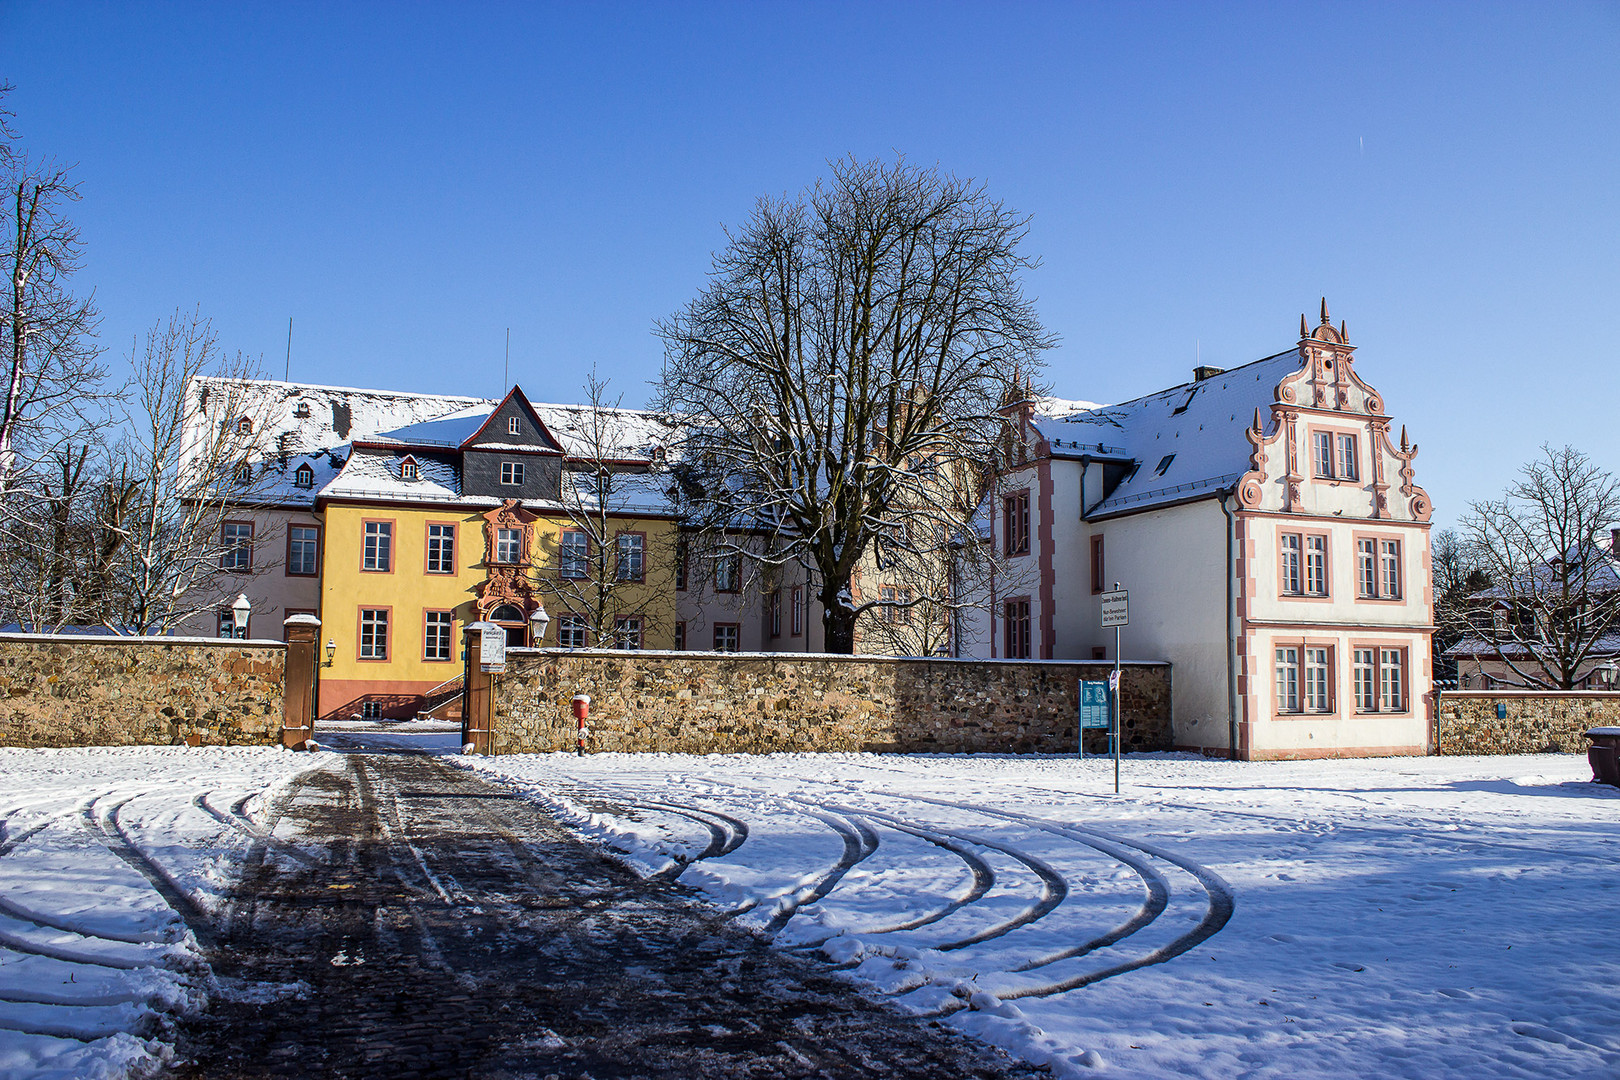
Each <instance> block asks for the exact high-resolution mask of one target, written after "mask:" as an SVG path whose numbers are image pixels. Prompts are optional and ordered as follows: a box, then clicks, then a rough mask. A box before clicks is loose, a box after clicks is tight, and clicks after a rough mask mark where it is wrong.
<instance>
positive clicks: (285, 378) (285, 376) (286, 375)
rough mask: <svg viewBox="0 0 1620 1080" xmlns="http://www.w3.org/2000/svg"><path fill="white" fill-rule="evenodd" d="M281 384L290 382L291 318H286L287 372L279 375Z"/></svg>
mask: <svg viewBox="0 0 1620 1080" xmlns="http://www.w3.org/2000/svg"><path fill="white" fill-rule="evenodd" d="M281 381H282V382H292V316H291V315H289V316H287V370H286V371H283V372H282V373H281Z"/></svg>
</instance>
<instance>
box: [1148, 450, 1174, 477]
mask: <svg viewBox="0 0 1620 1080" xmlns="http://www.w3.org/2000/svg"><path fill="white" fill-rule="evenodd" d="M1174 460H1176V455H1174V454H1166V455H1164V457H1162V458H1160V459H1159V467H1158V468H1156V469H1154V470H1153V475H1154V476H1163V475H1164V471H1165V470H1166V469H1168V468H1169V467H1170V463H1171V462H1172V461H1174Z"/></svg>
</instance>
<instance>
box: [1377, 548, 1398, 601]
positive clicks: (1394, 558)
mask: <svg viewBox="0 0 1620 1080" xmlns="http://www.w3.org/2000/svg"><path fill="white" fill-rule="evenodd" d="M1378 595H1379V596H1380V597H1382V598H1383V599H1385V600H1399V599H1400V598H1401V542H1400V541H1399V540H1380V541H1379V542H1378Z"/></svg>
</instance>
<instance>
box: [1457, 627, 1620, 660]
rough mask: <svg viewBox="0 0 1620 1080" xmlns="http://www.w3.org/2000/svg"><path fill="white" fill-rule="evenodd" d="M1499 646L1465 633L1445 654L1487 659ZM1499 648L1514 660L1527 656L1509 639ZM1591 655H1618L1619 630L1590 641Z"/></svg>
mask: <svg viewBox="0 0 1620 1080" xmlns="http://www.w3.org/2000/svg"><path fill="white" fill-rule="evenodd" d="M1498 648H1499V646H1498V644H1497V643H1496V642H1494V641H1488V640H1486V639H1485V638H1483V637H1481V636H1480V635H1478V634H1467V635H1465V636H1464V637H1463V639H1462V640H1461V641H1459V642H1457V643H1456V644H1455V645H1453V646H1451V648H1449V649H1447V650H1446V652H1445V655H1447V656H1479V657H1484V658H1486V659H1489V658H1491V657H1493V656H1495V655H1496V654H1497V650H1498ZM1500 649H1501V651H1502V652H1505V653H1506V654H1507V655H1509V656H1511V657H1513V658H1514V659H1515V660H1518V659H1523V658H1524V657H1527V656H1528V655H1529V653H1527V652H1526V651H1525V650H1524V648H1523V646H1520V645H1517V644H1515V643H1513V642H1511V641H1503V642H1502V643H1501V644H1500ZM1591 655H1592V659H1593V660H1605V659H1608V658H1609V657H1611V656H1613V657H1620V632H1617V633H1613V634H1604V635H1603V636H1602V637H1599V638H1598V639H1597V640H1596V641H1594V642H1593V643H1592V650H1591Z"/></svg>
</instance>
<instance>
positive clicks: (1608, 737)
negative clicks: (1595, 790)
mask: <svg viewBox="0 0 1620 1080" xmlns="http://www.w3.org/2000/svg"><path fill="white" fill-rule="evenodd" d="M1586 737H1587V738H1588V739H1591V740H1592V745H1591V746H1589V747H1587V748H1586V760H1587V761H1589V762H1591V763H1592V779H1593V780H1596V781H1598V782H1599V783H1602V784H1613V785H1614V786H1615V787H1620V727H1595V728H1590V729H1588V730H1587V732H1586Z"/></svg>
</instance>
